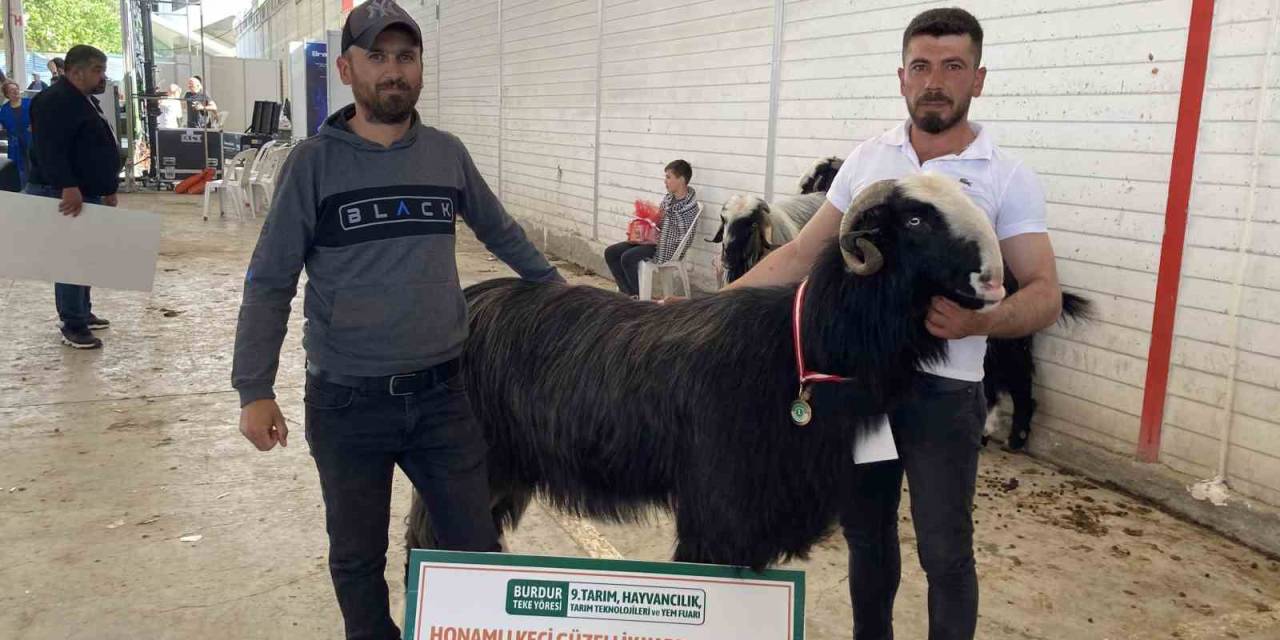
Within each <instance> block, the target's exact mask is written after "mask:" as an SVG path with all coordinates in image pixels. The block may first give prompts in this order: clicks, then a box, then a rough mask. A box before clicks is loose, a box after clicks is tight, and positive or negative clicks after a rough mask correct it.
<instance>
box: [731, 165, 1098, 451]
mask: <svg viewBox="0 0 1280 640" xmlns="http://www.w3.org/2000/svg"><path fill="white" fill-rule="evenodd" d="M833 162H834V163H835V165H834V166H835V171H838V170H839V167H840V161H839V158H829V159H827V160H824V161H820V162H819V163H818V165H816V166H815V168H814V170H813V171H811V172H810V174H809V175H807V176H806V177H805V179H804V180H803V181H802V183H801V184H802V186H803V185H814V184H818V185H821V186H824V187H830V181H825V182H824V181H821V180H817V179H815V178H814V177H813V176H815V175H824V172H826V173H830V175H831V179H834V172H831V171H830V168H829V166H827V165H824V163H827V164H828V165H829V164H830V163H833ZM825 198H826V196H825V194H822V193H815V194H812V195H803V196H794V197H791V198H784V199H782V200H780V201H779V202H776V203H774V204H773V205H772V206H770V204H769V203H766V202H764V201H763V200H761V199H760V198H756V197H751V196H734V197H733V198H730V199H729V201H728V202H726V203H725V205H724V208H723V210H722V211H721V213H720V229H721V231H720V232H717V233H716V237H715V238H714V239H713V240H712V241H713V242H720V241H721V240H723V244H722V246H721V250H720V264H721V266H722V268H723V273H724V278H725V282H726V283H729V282H733V281H734V280H737V279H738V278H740V277H742V276H743V275H745V274H746V272H747V271H750V270H751V268H752V267H754V266H755V265H756V263H757V262H759V261H760V260H761V259H763V258H764V256H766V255H768V254H769V252H771V251H773V250H774V249H776V248H778V247H779V246H781V245H783V244H786V243H787V242H790V241H791V240H793V239H794V238H795V236H796V235H798V234H799V232H800V228H803V227H804V225H805V224H806V223H808V221H809V220H810V219H812V217H813V214H814V213H816V212H817V210H818V208H819V207H821V206H822V202H824V201H825ZM779 213H781V215H779ZM796 225H798V227H797V226H796ZM776 228H782V229H783V230H784V233H782V234H778V233H775V232H774V229H776ZM1004 272H1005V288H1006V290H1007V291H1008V292H1009V293H1010V294H1012V293H1013V292H1015V291H1017V290H1018V281H1017V279H1016V278H1014V276H1013V273H1012V272H1010V271H1009V269H1008V266H1007V265H1006V266H1005V270H1004ZM1091 317H1092V303H1090V302H1089V300H1088V299H1086V298H1082V297H1080V296H1078V295H1075V294H1072V293H1063V294H1062V317H1061V320H1063V321H1066V320H1077V321H1086V320H1089V319H1090V318H1091ZM1034 341H1035V336H1034V335H1030V336H1026V337H1023V338H991V339H989V340H988V341H987V353H986V357H985V359H984V368H985V369H986V378H985V379H984V380H983V388H984V390H985V392H986V396H987V409H988V411H987V425H986V428H985V429H984V434H983V436H982V443H983V444H984V445H985V444H986V443H987V441H988V439H989V437H990V435H991V434H992V433H993V432H994V431H995V429H996V420H997V417H998V416H997V414H996V412H995V411H993V410H992V409H994V408H995V405H996V404H997V403H998V402H999V399H1000V394H1002V393H1004V394H1008V395H1009V398H1010V399H1011V400H1012V401H1013V418H1012V426H1011V427H1010V430H1009V438H1008V440H1007V446H1008V447H1009V448H1010V449H1012V450H1014V451H1017V450H1020V449H1022V448H1023V447H1025V446H1026V444H1027V438H1028V437H1029V436H1030V435H1031V419H1032V417H1033V416H1034V415H1035V411H1036V401H1035V398H1034V397H1033V396H1032V393H1031V391H1032V387H1033V386H1034V383H1035V360H1034V358H1033V357H1032V347H1033V346H1034Z"/></svg>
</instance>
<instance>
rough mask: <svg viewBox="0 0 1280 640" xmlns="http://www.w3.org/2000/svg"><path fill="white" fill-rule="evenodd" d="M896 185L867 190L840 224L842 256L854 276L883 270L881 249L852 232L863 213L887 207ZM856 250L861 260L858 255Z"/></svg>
mask: <svg viewBox="0 0 1280 640" xmlns="http://www.w3.org/2000/svg"><path fill="white" fill-rule="evenodd" d="M894 185H895V183H894V181H893V180H881V181H879V182H875V183H872V184H871V185H869V186H867V188H865V189H863V190H862V193H860V194H858V198H857V199H856V200H854V201H853V204H851V205H849V208H848V210H846V211H845V214H844V218H842V219H841V220H840V253H841V254H843V255H844V264H845V267H846V268H848V269H849V271H851V272H852V273H854V274H857V275H860V276H869V275H871V274H873V273H875V272H877V271H879V270H880V267H882V266H884V256H883V255H882V254H881V253H880V249H879V248H877V247H876V246H875V245H874V244H872V242H871V241H870V240H868V239H867V238H865V237H863V235H864V234H863V233H860V232H855V231H853V225H854V223H856V222H857V221H858V216H860V215H862V213H863V212H864V211H867V210H869V209H871V208H873V207H877V206H879V205H881V204H884V203H885V201H887V200H888V199H889V196H890V195H891V194H892V193H893V189H894ZM855 248H856V249H857V252H861V253H862V257H859V256H858V255H857V252H855V251H854V250H855Z"/></svg>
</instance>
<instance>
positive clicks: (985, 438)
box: [982, 436, 991, 447]
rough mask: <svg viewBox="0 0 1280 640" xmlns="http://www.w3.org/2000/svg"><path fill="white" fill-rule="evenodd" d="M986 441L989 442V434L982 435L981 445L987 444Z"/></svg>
mask: <svg viewBox="0 0 1280 640" xmlns="http://www.w3.org/2000/svg"><path fill="white" fill-rule="evenodd" d="M988 442H991V436H982V446H984V447H985V446H987V443H988Z"/></svg>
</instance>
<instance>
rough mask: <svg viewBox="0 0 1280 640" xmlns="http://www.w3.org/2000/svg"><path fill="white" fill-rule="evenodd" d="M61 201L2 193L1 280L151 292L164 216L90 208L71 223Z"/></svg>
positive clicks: (84, 210)
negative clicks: (64, 213) (59, 208)
mask: <svg viewBox="0 0 1280 640" xmlns="http://www.w3.org/2000/svg"><path fill="white" fill-rule="evenodd" d="M58 202H59V201H58V200H56V199H54V198H43V197H39V196H30V195H25V194H21V193H9V192H7V191H0V278H14V279H19V280H44V281H47V282H62V283H66V284H82V285H90V286H95V287H105V288H108V289H127V290H131V291H150V290H151V286H152V285H153V284H154V283H155V277H156V259H157V256H158V255H159V253H160V215H159V214H156V213H151V212H149V211H131V210H129V209H119V208H115V207H104V206H99V205H93V204H86V205H84V209H83V210H82V211H81V212H80V215H79V216H77V217H74V218H72V217H70V216H64V215H62V214H61V213H59V212H58Z"/></svg>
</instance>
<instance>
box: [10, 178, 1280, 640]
mask: <svg viewBox="0 0 1280 640" xmlns="http://www.w3.org/2000/svg"><path fill="white" fill-rule="evenodd" d="M198 203H199V200H198V198H193V197H183V196H174V195H170V194H165V195H157V194H144V195H133V196H127V197H125V198H124V199H123V203H122V205H123V206H129V207H133V208H141V209H151V210H154V211H161V212H163V213H164V214H165V234H164V243H163V246H162V255H161V258H160V265H159V268H160V272H159V274H158V277H157V281H156V287H155V290H154V292H152V293H150V294H139V293H122V292H115V291H107V290H99V291H97V292H96V293H95V304H96V306H95V311H96V312H97V313H98V314H99V315H102V316H104V317H107V318H110V319H111V320H112V322H113V328H112V329H111V330H110V331H108V332H105V333H104V334H102V337H103V338H104V340H105V341H106V348H105V349H103V350H101V351H96V352H74V351H72V350H71V349H69V348H66V347H63V346H61V345H60V344H59V341H58V339H57V332H56V329H55V326H54V324H55V321H56V314H55V313H54V309H53V300H52V291H51V286H50V285H48V284H44V283H34V282H14V281H5V280H0V639H11V638H13V639H17V638H24V639H25V638H31V639H35V638H142V637H147V638H337V637H340V628H341V620H340V617H339V614H338V609H337V606H336V602H335V600H334V598H333V594H332V589H331V587H330V583H329V579H328V575H327V571H326V569H325V561H324V557H325V548H326V545H325V537H324V525H323V518H322V511H321V504H320V492H319V489H318V486H317V482H316V474H315V471H314V468H313V466H312V464H311V461H310V459H309V457H308V455H307V452H306V445H305V442H304V440H303V439H302V437H301V435H302V434H301V413H302V402H301V389H300V386H301V381H302V374H301V366H302V351H301V348H300V346H299V344H298V335H299V329H300V326H301V325H300V320H301V319H300V316H299V315H298V313H295V315H294V317H293V322H292V324H291V330H290V335H289V337H288V339H287V341H286V348H285V352H284V354H283V361H282V366H281V371H280V385H279V387H278V391H279V394H280V400H281V407H282V408H283V410H284V412H285V414H286V415H287V416H288V418H289V419H290V420H291V424H292V425H293V428H294V429H295V430H296V431H295V435H294V437H293V438H292V439H291V441H292V442H293V445H292V446H291V447H289V448H288V449H286V450H276V451H273V452H270V453H266V454H264V453H259V452H258V451H256V450H255V449H254V448H253V447H251V446H250V445H249V444H248V443H247V442H245V441H244V440H243V438H242V437H241V436H240V434H239V433H238V431H237V429H236V425H237V421H238V407H237V401H236V396H235V394H234V393H233V392H232V391H231V390H230V389H229V375H230V361H231V346H232V342H233V335H234V331H235V322H236V311H237V307H238V304H239V299H240V281H241V277H242V274H243V272H244V268H245V265H246V263H247V261H248V257H249V254H250V252H251V251H252V249H253V245H254V242H255V240H256V239H257V236H258V229H259V227H260V221H246V222H238V221H234V220H213V221H210V222H207V223H206V222H202V221H201V220H200V215H199V211H198ZM461 240H462V241H461V243H460V251H459V257H458V260H459V264H460V267H461V271H462V273H463V277H464V279H465V281H467V282H468V283H469V282H474V281H478V280H483V279H486V278H490V277H494V276H497V275H502V274H506V273H508V272H507V271H506V269H505V267H503V266H502V265H501V264H500V263H496V262H494V261H492V259H490V258H489V257H488V256H487V254H486V253H485V252H484V250H483V248H481V247H480V246H479V245H478V243H476V242H475V240H474V239H473V238H471V237H470V236H466V237H463V238H461ZM573 279H574V280H575V281H577V282H582V283H588V284H597V285H605V284H607V283H605V282H604V281H602V280H600V279H598V278H594V277H591V276H583V275H576V276H573ZM300 307H301V305H300V304H299V305H295V311H297V310H298V309H300ZM299 313H300V312H299ZM979 482H980V488H979V496H978V500H977V513H976V519H977V523H978V524H977V528H978V532H977V540H978V549H977V554H978V563H979V572H980V575H981V581H982V590H983V591H982V602H983V604H982V618H981V621H980V623H979V634H978V635H979V637H981V638H996V639H1006V638H1008V639H1012V638H1072V639H1075V638H1100V639H1102V638H1109V639H1119V638H1181V639H1187V640H1192V639H1209V638H1215V639H1216V638H1243V639H1252V640H1262V639H1263V638H1268V639H1273V640H1274V639H1275V638H1280V564H1277V563H1276V562H1274V561H1272V560H1269V559H1267V558H1265V557H1263V556H1261V555H1259V554H1257V553H1255V552H1253V551H1250V550H1249V549H1248V548H1246V547H1244V546H1242V545H1239V544H1236V543H1233V542H1230V541H1227V540H1225V539H1222V538H1221V537H1218V536H1216V535H1214V534H1211V533H1209V532H1207V531H1206V530H1204V529H1202V528H1200V527H1197V526H1194V525H1191V524H1187V523H1184V522H1182V521H1179V520H1175V519H1173V518H1171V517H1169V516H1166V515H1164V514H1162V513H1160V512H1157V511H1153V510H1152V509H1150V508H1148V507H1146V506H1144V505H1143V504H1142V503H1140V502H1139V501H1137V500H1134V499H1132V498H1129V497H1127V496H1124V495H1121V494H1118V493H1115V492H1112V491H1109V490H1106V489H1104V488H1101V487H1099V486H1098V485H1097V484H1094V483H1092V482H1089V481H1087V480H1085V479H1083V478H1080V477H1075V476H1071V475H1068V474H1064V473H1062V472H1060V471H1058V470H1056V469H1054V468H1051V467H1049V466H1046V465H1044V464H1041V463H1039V462H1037V461H1035V460H1032V459H1030V458H1028V457H1025V456H1014V455H1009V454H1006V453H1003V452H1000V451H997V450H995V448H994V446H993V447H992V448H991V449H990V450H989V451H988V452H987V453H986V454H985V455H984V458H983V464H982V472H981V478H980V480H979ZM397 483H398V484H397V494H396V500H395V505H394V514H395V519H394V520H393V524H392V526H391V532H392V539H393V540H396V539H398V538H399V536H400V533H401V526H400V525H399V518H400V517H401V516H403V514H404V511H405V509H406V508H407V505H408V495H407V493H406V487H405V485H406V483H405V482H404V479H403V477H401V476H397ZM903 514H904V516H903V529H902V530H903V541H902V544H903V547H902V553H903V557H904V567H903V568H904V571H903V573H904V575H903V584H902V589H901V591H900V593H899V597H898V607H897V613H898V615H897V620H898V637H900V638H922V637H924V636H925V629H926V625H925V622H924V620H925V597H924V596H925V584H924V580H923V576H922V574H921V572H920V569H919V566H918V565H917V564H916V562H915V559H914V537H913V536H912V535H911V527H910V521H909V518H908V517H907V516H906V508H905V505H904V510H903ZM194 535H199V536H202V538H201V539H200V540H199V541H196V542H183V541H181V540H180V538H183V537H185V536H194ZM510 544H511V546H512V548H513V550H515V551H518V552H527V553H539V554H558V555H587V554H593V555H612V554H615V553H616V554H620V555H621V556H623V557H626V558H635V559H665V558H667V557H668V556H669V554H670V552H671V534H670V527H669V526H668V524H667V522H666V521H665V519H664V518H661V517H655V518H654V522H652V523H650V524H648V525H644V526H625V527H623V526H613V525H604V524H599V523H594V525H593V524H588V523H582V522H579V521H575V520H572V519H569V518H565V517H563V516H559V515H557V514H553V513H550V512H548V511H547V510H545V509H541V508H538V509H535V510H534V511H533V512H532V513H531V515H530V517H529V519H528V520H527V521H526V524H525V525H524V526H523V527H522V528H521V530H520V531H518V532H517V533H515V534H513V535H512V536H511V537H510ZM845 554H846V552H845V548H844V542H843V540H842V539H841V538H840V537H839V536H836V537H834V538H832V539H830V540H827V541H825V542H823V543H822V544H821V545H820V546H819V547H818V548H816V549H815V550H814V553H813V556H812V558H811V559H810V560H809V561H807V562H802V563H796V564H795V565H794V567H792V568H798V569H803V570H804V571H806V572H807V574H808V578H807V579H808V584H809V589H808V593H809V599H808V605H807V606H808V611H809V618H808V621H807V626H808V634H809V637H810V638H814V639H817V640H821V639H826V638H847V637H849V632H848V629H849V624H850V614H849V603H848V593H847V582H846V575H845V574H846V571H845V566H846V564H845V563H846V560H845ZM402 561H403V554H402V552H401V551H399V550H398V549H393V552H392V554H391V558H390V563H389V566H390V567H391V569H389V570H388V576H389V579H390V580H391V581H392V582H391V584H392V585H393V591H394V590H395V588H396V587H398V586H399V582H398V579H399V578H398V575H397V574H398V567H399V566H400V565H401V563H402ZM393 598H394V603H393V605H394V607H395V608H396V609H398V608H399V606H400V604H399V603H400V602H401V600H402V598H401V597H400V596H398V595H396V596H393Z"/></svg>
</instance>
